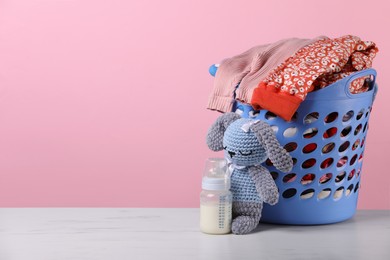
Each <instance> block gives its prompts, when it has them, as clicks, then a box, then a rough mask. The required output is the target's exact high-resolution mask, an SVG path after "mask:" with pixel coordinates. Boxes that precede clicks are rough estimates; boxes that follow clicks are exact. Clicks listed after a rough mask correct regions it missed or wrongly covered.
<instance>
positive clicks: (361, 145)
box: [360, 138, 365, 147]
mask: <svg viewBox="0 0 390 260" xmlns="http://www.w3.org/2000/svg"><path fill="white" fill-rule="evenodd" d="M364 139H365V138H363V140H362V143H361V144H360V147H363V145H364Z"/></svg>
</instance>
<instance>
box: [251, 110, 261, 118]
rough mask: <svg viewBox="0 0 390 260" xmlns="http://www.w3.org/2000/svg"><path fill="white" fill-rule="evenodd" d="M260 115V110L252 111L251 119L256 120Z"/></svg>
mask: <svg viewBox="0 0 390 260" xmlns="http://www.w3.org/2000/svg"><path fill="white" fill-rule="evenodd" d="M259 114H260V111H259V110H251V111H249V117H250V118H256V117H257V116H258V115H259Z"/></svg>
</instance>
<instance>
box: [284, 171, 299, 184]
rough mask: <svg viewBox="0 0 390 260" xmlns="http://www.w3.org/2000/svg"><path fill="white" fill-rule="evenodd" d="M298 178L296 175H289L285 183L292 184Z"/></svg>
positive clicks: (285, 178) (286, 176) (285, 177)
mask: <svg viewBox="0 0 390 260" xmlns="http://www.w3.org/2000/svg"><path fill="white" fill-rule="evenodd" d="M296 178H297V175H296V174H295V173H289V174H287V175H285V176H284V177H283V182H284V183H290V182H293V181H295V179H296Z"/></svg>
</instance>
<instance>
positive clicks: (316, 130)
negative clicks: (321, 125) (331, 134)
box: [303, 127, 318, 138]
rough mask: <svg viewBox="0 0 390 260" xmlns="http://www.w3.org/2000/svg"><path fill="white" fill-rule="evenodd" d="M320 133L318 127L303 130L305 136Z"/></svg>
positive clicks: (310, 136)
mask: <svg viewBox="0 0 390 260" xmlns="http://www.w3.org/2000/svg"><path fill="white" fill-rule="evenodd" d="M317 133H318V129H317V128H315V127H312V128H308V129H306V130H305V132H303V138H312V137H314V136H315V135H316V134H317Z"/></svg>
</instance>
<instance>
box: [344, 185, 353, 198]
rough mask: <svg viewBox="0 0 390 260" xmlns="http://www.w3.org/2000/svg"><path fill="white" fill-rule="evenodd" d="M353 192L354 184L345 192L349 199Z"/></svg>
mask: <svg viewBox="0 0 390 260" xmlns="http://www.w3.org/2000/svg"><path fill="white" fill-rule="evenodd" d="M352 190H353V184H351V185H349V186H348V188H347V190H346V191H345V196H347V197H348V196H349V195H351V192H352Z"/></svg>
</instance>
